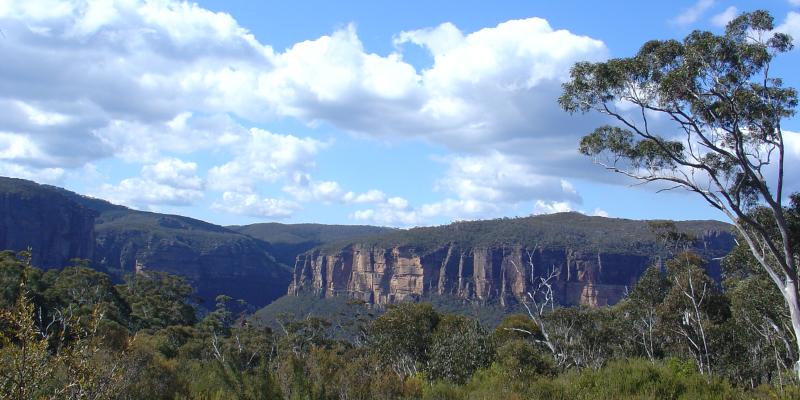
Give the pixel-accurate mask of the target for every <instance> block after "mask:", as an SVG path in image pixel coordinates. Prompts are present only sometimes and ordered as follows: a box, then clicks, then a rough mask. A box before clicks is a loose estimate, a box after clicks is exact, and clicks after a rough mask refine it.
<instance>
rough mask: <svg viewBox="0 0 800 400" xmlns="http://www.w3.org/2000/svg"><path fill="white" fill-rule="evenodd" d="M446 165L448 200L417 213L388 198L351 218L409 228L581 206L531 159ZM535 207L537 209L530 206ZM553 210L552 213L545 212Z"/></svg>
mask: <svg viewBox="0 0 800 400" xmlns="http://www.w3.org/2000/svg"><path fill="white" fill-rule="evenodd" d="M441 161H442V162H444V163H446V164H448V168H447V171H446V172H445V174H444V176H443V177H442V178H441V179H439V181H438V182H437V184H436V187H435V189H436V190H438V191H439V192H441V193H443V194H445V195H446V196H447V197H446V198H445V199H443V200H441V201H437V202H432V203H426V204H422V205H420V206H419V207H416V208H414V207H412V206H411V205H410V204H409V203H408V201H406V200H405V199H402V198H389V199H387V200H386V201H385V202H382V203H378V204H377V206H376V207H374V208H369V209H365V210H360V211H359V212H356V213H353V214H352V215H351V217H352V218H354V219H358V220H362V221H369V222H373V223H379V224H384V225H399V226H410V225H414V224H420V223H424V222H425V221H429V220H431V219H433V218H446V219H447V220H451V221H452V220H470V219H478V218H490V217H497V216H501V215H508V214H509V213H517V214H523V215H524V214H530V213H532V212H533V213H541V212H558V210H560V211H569V210H572V209H573V207H576V206H578V205H580V204H581V203H582V199H581V197H580V195H579V194H578V192H577V191H576V190H575V188H574V187H573V186H572V184H571V183H569V182H568V181H566V180H564V179H561V178H555V177H551V176H544V175H538V174H536V173H535V172H534V171H533V169H532V168H531V166H530V165H529V164H527V162H526V161H527V160H524V159H521V158H517V157H512V156H508V155H505V154H502V153H500V152H497V151H492V152H490V153H489V154H486V155H480V156H478V155H476V156H454V157H449V158H446V159H443V160H441ZM531 202H533V203H534V206H533V208H531V206H530V205H529V204H528V203H531ZM548 205H549V206H550V208H547V207H546V206H548ZM559 207H560V208H559ZM548 210H549V211H548Z"/></svg>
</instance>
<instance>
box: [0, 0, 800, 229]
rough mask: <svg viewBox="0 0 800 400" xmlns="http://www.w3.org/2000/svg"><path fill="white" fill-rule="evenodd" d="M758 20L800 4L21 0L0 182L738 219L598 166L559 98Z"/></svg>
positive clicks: (584, 129) (798, 137)
mask: <svg viewBox="0 0 800 400" xmlns="http://www.w3.org/2000/svg"><path fill="white" fill-rule="evenodd" d="M756 8H766V9H768V10H769V11H770V12H771V13H772V14H773V15H774V16H775V20H776V25H778V29H779V30H782V31H785V32H788V33H790V34H792V35H794V36H795V37H800V1H798V0H788V1H787V0H781V1H778V0H776V1H758V2H736V1H724V0H716V1H714V0H700V1H673V2H628V1H607V2H585V1H558V2H532V1H518V2H513V1H503V2H481V1H459V2H444V1H441V2H429V1H428V2H422V1H403V2H399V1H393V2H389V1H370V2H363V1H362V2H354V1H339V2H325V1H319V2H301V1H293V2H272V1H270V2H267V1H263V2H262V1H258V2H255V1H230V0H229V1H217V0H214V1H200V2H198V3H186V2H180V1H171V0H162V1H149V2H141V1H135V0H119V1H117V0H107V1H89V2H86V1H78V0H71V1H49V0H48V1H44V0H43V1H21V0H20V1H14V0H12V1H8V0H6V1H0V29H2V31H3V34H4V35H3V36H2V37H0V54H3V60H4V62H3V63H0V103H2V104H0V116H1V117H2V118H0V175H5V176H15V177H22V178H28V179H33V180H35V181H38V182H42V183H51V184H55V185H59V186H64V187H66V188H68V189H71V190H74V191H77V192H79V193H83V194H88V195H91V196H96V197H101V198H105V199H108V200H110V201H113V202H115V203H120V204H125V205H128V206H130V207H134V208H138V209H144V210H153V211H158V212H168V213H176V214H181V215H187V216H191V217H195V218H199V219H203V220H207V221H210V222H214V223H218V224H223V225H227V224H246V223H253V222H264V221H280V222H287V223H294V222H321V223H342V224H378V225H392V226H401V227H405V226H416V225H434V224H442V223H448V222H451V221H453V220H462V219H480V218H495V217H502V216H524V215H530V214H534V213H547V212H556V211H565V210H575V211H580V212H583V213H586V214H597V215H609V216H612V217H624V218H637V219H639V218H671V219H705V218H715V219H723V218H724V216H723V215H722V214H720V213H718V212H715V211H713V210H711V209H710V208H709V207H708V206H707V205H705V203H703V202H702V201H701V200H699V199H698V198H696V197H695V196H692V195H689V194H684V193H666V194H665V193H661V194H656V193H654V190H653V189H652V188H647V187H631V186H630V185H631V183H632V182H630V181H626V180H624V179H621V178H620V177H617V176H613V175H612V174H610V173H607V172H605V171H603V170H602V169H601V168H600V167H598V166H596V165H593V164H592V163H591V161H590V160H588V159H585V158H583V157H581V156H579V155H578V154H577V151H576V150H575V149H576V147H577V140H578V138H580V136H581V135H582V134H585V133H588V131H589V130H591V128H592V127H594V126H597V125H599V124H601V123H603V122H604V120H603V119H602V118H601V117H600V116H594V115H588V116H569V115H568V114H566V113H563V112H561V111H560V110H559V109H558V106H557V104H556V98H557V96H558V95H559V87H560V83H561V82H563V80H564V79H565V77H566V76H567V74H568V69H569V67H570V66H571V65H572V63H574V62H576V61H582V60H594V61H600V60H604V59H607V58H609V57H624V56H629V55H632V54H633V53H634V52H635V51H636V50H637V49H638V48H639V46H640V45H641V44H642V43H644V42H645V41H647V40H649V39H668V38H682V37H683V36H685V35H686V34H687V33H689V32H691V31H692V30H693V29H705V30H712V31H716V32H721V31H722V29H723V28H722V26H723V25H724V23H725V22H726V21H727V20H729V19H730V18H732V16H735V15H736V14H737V13H739V12H742V11H750V10H753V9H756ZM799 59H800V57H799V56H798V50H794V51H792V52H790V53H788V54H786V55H783V56H781V57H780V58H779V59H778V60H777V62H776V64H775V66H774V69H773V71H774V74H775V75H778V76H782V77H783V78H784V79H785V81H786V83H787V84H788V85H791V86H794V87H800V77H798V75H797V73H796V71H795V69H796V66H797V65H799V64H798V60H799ZM784 128H785V129H786V130H787V131H788V133H787V135H788V137H789V138H790V140H789V145H788V147H789V151H788V165H789V169H790V170H791V169H792V167H793V166H795V165H796V162H797V160H798V159H799V158H800V134H797V133H796V132H800V123H798V120H797V119H796V118H795V119H793V120H790V121H787V122H786V124H785V125H784ZM792 185H794V186H792ZM789 189H791V190H800V187H797V185H795V182H794V181H791V182H790V187H789Z"/></svg>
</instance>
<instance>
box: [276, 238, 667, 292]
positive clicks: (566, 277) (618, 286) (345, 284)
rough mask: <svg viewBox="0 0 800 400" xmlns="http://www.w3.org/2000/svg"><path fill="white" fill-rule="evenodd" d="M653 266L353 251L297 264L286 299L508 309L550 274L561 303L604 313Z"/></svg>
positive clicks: (444, 250)
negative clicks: (446, 302) (457, 302)
mask: <svg viewBox="0 0 800 400" xmlns="http://www.w3.org/2000/svg"><path fill="white" fill-rule="evenodd" d="M651 262H652V260H651V257H648V256H641V255H626V254H604V253H602V252H589V251H580V250H573V249H541V248H533V249H529V248H524V247H521V246H516V247H477V248H462V247H460V246H458V245H457V244H450V245H447V246H444V247H441V248H438V249H436V250H434V251H427V252H424V253H422V252H418V251H416V250H415V249H414V248H412V247H402V246H401V247H392V248H388V249H387V248H380V247H374V246H366V245H361V244H354V245H351V246H348V247H345V248H343V249H341V250H338V251H334V252H326V251H322V250H316V251H312V252H310V253H306V254H302V255H300V256H298V258H297V262H296V263H295V269H294V277H293V280H292V283H291V284H290V286H289V294H298V293H300V292H305V291H308V292H313V293H316V294H318V295H320V296H323V297H330V296H337V295H345V296H350V297H354V298H358V299H361V300H364V301H366V302H368V303H373V304H388V303H393V302H397V301H402V300H416V299H419V298H421V297H423V296H426V295H431V294H434V295H450V296H455V297H459V298H463V299H468V300H478V301H494V300H497V301H499V302H500V303H501V304H503V305H509V304H513V303H515V302H518V301H520V300H522V299H523V297H524V296H525V295H526V293H527V292H529V291H533V290H534V289H535V287H536V285H538V283H539V282H540V281H541V278H543V277H546V276H548V275H549V274H550V273H551V272H552V273H555V275H556V276H555V279H554V280H553V282H554V284H553V288H554V291H555V296H556V301H557V302H558V303H560V304H584V305H588V306H603V305H608V304H614V303H616V302H617V301H619V300H620V299H621V298H622V297H623V296H624V294H625V292H626V288H628V287H630V286H632V285H633V284H634V283H635V282H636V280H637V279H638V277H639V276H640V275H641V273H642V272H643V271H644V270H645V269H646V268H647V266H648V265H650V263H651Z"/></svg>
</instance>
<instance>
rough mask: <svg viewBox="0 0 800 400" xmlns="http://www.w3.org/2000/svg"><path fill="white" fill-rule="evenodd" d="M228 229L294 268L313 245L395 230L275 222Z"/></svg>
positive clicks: (360, 226)
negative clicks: (263, 246)
mask: <svg viewBox="0 0 800 400" xmlns="http://www.w3.org/2000/svg"><path fill="white" fill-rule="evenodd" d="M228 229H231V230H233V231H236V232H239V233H243V234H245V235H248V236H251V237H254V238H256V239H259V240H263V241H264V242H267V244H268V246H269V250H270V253H271V254H272V255H273V256H275V258H276V259H277V260H278V261H280V262H282V263H284V264H286V265H294V261H295V258H296V257H297V255H298V254H301V253H304V252H306V251H308V250H311V249H312V248H314V247H317V246H321V245H325V244H329V243H334V242H341V241H349V240H355V239H358V238H362V237H367V236H375V235H380V234H384V233H390V232H396V231H398V230H397V229H393V228H385V227H378V226H369V225H323V224H279V223H276V222H270V223H261V224H252V225H242V226H239V225H234V226H229V227H228Z"/></svg>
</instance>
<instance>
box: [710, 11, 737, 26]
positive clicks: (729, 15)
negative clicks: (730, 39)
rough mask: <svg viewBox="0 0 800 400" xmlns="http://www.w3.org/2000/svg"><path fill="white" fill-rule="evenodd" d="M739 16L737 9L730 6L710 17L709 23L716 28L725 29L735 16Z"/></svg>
mask: <svg viewBox="0 0 800 400" xmlns="http://www.w3.org/2000/svg"><path fill="white" fill-rule="evenodd" d="M737 15H739V9H738V8H736V7H734V6H730V7H728V8H726V9H725V11H723V12H721V13H719V14H716V15H714V16H713V17H711V23H712V24H714V25H715V26H718V27H725V26H726V25H728V22H731V21H732V20H733V19H734V18H736V16H737Z"/></svg>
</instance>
